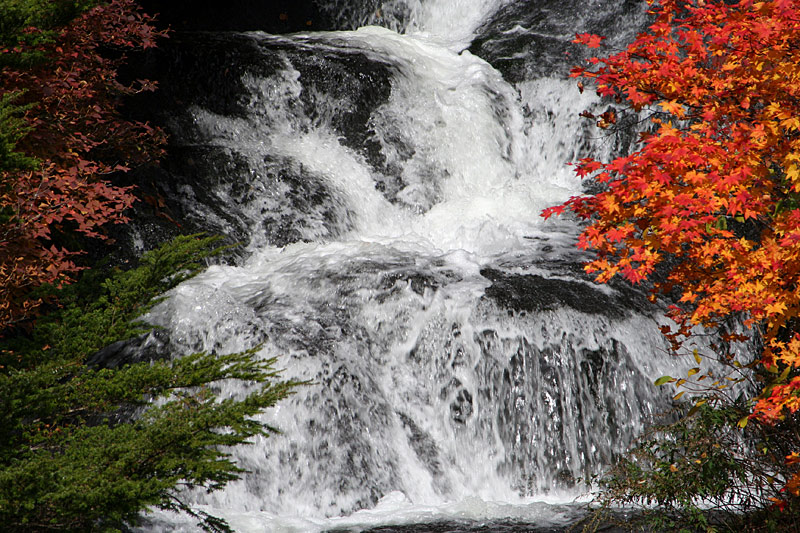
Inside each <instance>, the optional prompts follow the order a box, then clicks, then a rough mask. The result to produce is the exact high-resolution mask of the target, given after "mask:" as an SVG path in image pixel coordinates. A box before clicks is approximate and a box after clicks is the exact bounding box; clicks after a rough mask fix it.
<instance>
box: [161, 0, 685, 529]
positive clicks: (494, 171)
mask: <svg viewBox="0 0 800 533" xmlns="http://www.w3.org/2000/svg"><path fill="white" fill-rule="evenodd" d="M339 4H341V2H335V1H332V2H328V3H327V4H324V6H323V7H326V8H327V9H328V10H329V11H331V12H335V11H336V10H337V9H339V10H340V11H341V13H342V14H343V17H345V19H346V20H345V22H343V28H348V29H343V30H340V31H330V32H314V33H304V34H293V35H284V36H275V35H268V34H265V33H260V32H248V33H239V34H235V33H227V34H213V33H208V34H198V35H184V36H178V37H176V39H175V41H176V42H175V43H173V44H172V45H171V46H173V47H174V48H173V49H172V51H170V52H169V54H168V56H169V57H168V58H167V59H165V60H164V61H165V62H166V63H168V67H166V70H168V71H169V72H170V73H171V74H170V76H171V80H172V81H171V82H169V80H168V81H167V82H166V83H164V82H162V87H163V89H162V92H163V93H164V94H165V95H166V96H164V98H165V100H166V101H167V102H168V104H167V107H168V108H169V112H168V120H167V122H168V125H169V129H170V130H171V133H172V136H173V146H172V147H171V149H170V153H171V156H170V161H169V164H168V169H169V172H170V176H169V177H170V182H169V183H170V186H171V187H172V193H173V194H174V197H175V198H177V199H179V201H180V202H181V205H182V206H183V209H184V213H183V214H184V216H185V218H186V219H187V220H190V221H193V222H194V223H195V224H196V225H199V226H201V227H204V228H207V229H208V230H209V231H211V232H215V233H221V234H223V235H227V236H229V237H231V238H232V239H236V240H240V241H243V242H244V243H245V248H246V252H245V254H244V257H243V258H241V260H240V261H239V262H238V263H236V264H234V265H216V266H212V267H211V268H209V269H208V271H207V272H205V273H204V274H202V275H200V276H198V277H197V278H194V279H192V280H190V281H187V282H185V283H184V284H182V285H181V286H179V287H177V288H176V289H175V290H174V291H172V292H171V293H170V295H169V299H168V300H166V301H165V302H163V303H162V304H160V305H159V306H158V307H157V308H156V309H154V310H153V312H152V313H151V314H150V316H149V317H148V319H149V320H150V321H151V322H153V323H155V324H158V325H160V326H162V327H163V328H164V330H165V332H166V333H167V334H168V335H169V338H170V341H169V342H170V345H171V347H172V348H173V350H174V351H175V352H176V353H178V354H180V353H190V352H194V351H199V350H205V351H211V352H217V353H225V352H233V351H240V350H245V349H249V348H252V347H254V346H261V347H262V348H261V351H260V352H259V356H260V357H265V358H266V357H277V358H278V360H279V366H280V367H281V368H283V369H284V376H285V377H286V378H297V379H303V380H311V381H312V384H311V385H308V386H305V387H302V388H300V389H299V390H298V392H297V394H296V395H295V396H293V397H291V398H289V399H287V400H285V401H283V402H282V403H281V404H280V405H279V406H277V407H275V408H274V409H271V410H270V411H268V412H266V413H264V415H263V417H264V419H265V420H267V421H268V422H269V423H270V424H271V425H274V426H276V427H278V428H280V429H281V430H282V431H283V433H282V434H281V435H277V436H273V437H270V438H269V439H263V438H260V439H257V440H256V441H255V442H253V444H252V445H251V446H245V447H240V448H236V449H233V450H231V453H232V454H233V455H234V456H235V457H236V459H237V461H238V463H239V464H240V465H241V466H242V467H243V468H245V469H246V470H247V471H248V472H247V473H246V474H244V475H243V476H242V478H241V480H239V481H236V482H232V483H230V484H229V485H228V487H227V488H226V489H225V490H223V491H219V492H215V493H211V494H206V493H204V492H200V491H198V492H196V493H192V492H186V493H185V494H184V495H183V497H185V498H186V499H187V500H188V501H191V502H192V504H193V505H195V506H197V508H198V509H202V510H204V511H207V512H211V513H212V514H217V515H219V516H223V517H225V518H226V519H228V520H229V521H230V522H231V524H232V525H233V526H234V527H236V528H238V529H239V530H241V531H321V530H325V529H332V528H335V527H350V528H355V529H352V530H360V529H358V528H362V529H363V528H366V527H368V526H369V525H376V524H387V523H404V522H420V521H425V520H435V519H446V518H448V517H449V518H451V519H453V518H455V519H470V518H474V519H485V518H487V517H490V518H491V517H494V518H498V517H499V518H509V517H511V518H514V519H524V520H531V521H536V522H538V523H543V521H544V522H547V521H548V520H549V521H551V522H554V523H555V522H558V520H560V519H563V517H564V516H565V514H569V512H568V511H565V508H564V507H562V506H560V504H561V503H564V502H569V501H572V500H573V499H574V498H575V497H577V496H579V495H581V494H582V493H584V492H585V491H586V487H587V485H586V483H587V480H590V479H591V476H593V475H595V474H598V473H599V472H601V471H602V470H603V468H604V467H605V466H607V465H608V464H609V463H610V462H611V461H612V460H613V458H614V457H615V456H616V455H618V454H619V453H621V452H622V451H624V450H625V449H626V447H627V446H628V445H629V444H630V442H631V440H632V439H633V438H634V437H635V436H636V435H637V434H639V433H640V432H641V431H642V430H643V428H644V427H645V426H646V425H647V424H648V422H650V421H651V420H652V419H653V416H654V415H655V414H656V413H658V412H661V411H664V410H666V409H668V408H669V405H670V403H669V397H668V396H666V397H665V396H664V395H663V394H661V393H660V392H659V391H658V390H657V389H655V388H654V387H653V386H652V380H653V379H654V378H655V377H658V376H660V375H662V374H666V373H669V372H670V371H674V368H673V367H674V364H675V363H674V362H672V361H669V360H667V358H664V357H662V356H663V354H664V353H665V351H666V346H665V344H664V342H663V340H662V338H661V335H660V332H659V329H658V326H659V324H660V323H661V321H662V320H663V318H662V317H661V315H660V313H659V310H658V309H654V308H653V307H652V306H651V305H650V304H649V303H648V302H647V301H646V298H645V294H643V293H642V292H640V291H639V290H637V289H635V288H631V287H629V286H626V285H624V284H621V283H620V284H612V285H603V286H599V285H596V284H594V283H592V281H591V280H590V279H589V278H588V277H587V276H586V275H585V274H583V272H582V269H581V261H583V260H584V259H585V257H584V256H583V255H582V254H581V253H579V252H577V251H576V250H575V248H574V243H575V239H576V236H577V233H578V227H577V225H576V224H575V223H574V222H571V221H569V220H557V221H544V220H542V219H541V217H540V216H539V212H540V211H541V209H542V208H544V207H546V206H549V205H553V204H555V203H558V202H560V201H563V200H564V199H566V198H567V197H569V196H570V195H574V194H580V193H581V192H582V189H581V184H580V183H579V181H578V180H577V179H576V178H575V177H574V175H573V173H572V171H571V169H570V168H569V167H568V166H567V163H568V162H570V161H574V160H577V159H578V158H580V157H586V156H588V155H595V156H597V157H609V156H611V155H613V154H614V153H618V152H619V151H620V150H624V149H626V142H629V141H626V139H624V138H622V137H619V136H617V137H603V136H598V134H597V133H596V132H595V131H594V130H593V128H589V127H587V126H586V124H584V122H583V121H582V119H580V118H579V117H578V113H579V112H580V111H582V110H583V109H587V108H590V109H602V108H604V107H605V106H607V104H604V103H603V102H600V101H599V100H598V99H597V98H596V97H595V96H594V95H590V94H588V93H586V94H581V93H579V92H578V90H577V88H576V87H575V84H574V81H571V80H569V79H568V78H567V76H566V75H565V72H566V70H565V69H568V66H569V65H570V64H571V62H574V61H577V60H578V59H576V58H579V57H580V51H578V50H577V49H576V48H575V47H572V45H570V44H569V39H570V38H571V37H572V34H574V32H575V31H587V30H592V29H597V28H599V29H600V30H603V29H605V30H608V31H609V32H611V33H612V35H611V38H612V40H614V39H616V41H618V42H622V41H624V39H625V38H626V36H629V35H630V32H631V31H633V30H634V29H635V28H636V24H638V23H639V22H640V20H641V16H642V14H641V12H640V10H639V9H638V7H636V6H632V5H633V4H634V3H632V2H630V3H629V2H618V1H616V0H608V1H605V0H603V1H600V0H596V1H594V2H583V3H578V2H571V1H561V2H548V1H544V0H542V1H541V2H528V1H512V0H472V1H467V0H428V1H420V0H387V1H386V2H383V3H382V4H381V3H379V2H377V1H375V2H365V3H362V4H359V3H348V6H350V7H349V8H348V10H345V7H344V6H340V5H339ZM629 4H630V5H629ZM548 17H550V18H548ZM559 17H571V18H567V19H566V20H565V19H562V18H559ZM363 23H370V24H380V25H381V26H376V25H371V26H366V27H360V28H357V29H356V28H355V26H357V25H359V24H363ZM351 26H352V27H351ZM398 32H399V33H398ZM626 32H627V33H626ZM548 43H549V44H548ZM220 387H223V391H222V396H223V397H228V396H236V395H240V394H242V392H243V390H242V388H241V386H240V385H230V384H223V385H220ZM542 502H549V503H542ZM192 524H193V522H192V521H187V519H185V518H180V517H176V516H173V515H170V514H163V513H156V514H155V515H154V517H153V518H152V519H151V522H150V525H149V526H148V528H149V529H147V530H149V531H158V530H164V531H181V530H185V531H194V529H193V525H192Z"/></svg>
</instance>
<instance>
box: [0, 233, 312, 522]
mask: <svg viewBox="0 0 800 533" xmlns="http://www.w3.org/2000/svg"><path fill="white" fill-rule="evenodd" d="M213 242H214V239H210V238H196V237H180V238H178V239H176V240H175V241H173V242H172V243H169V244H167V245H165V246H163V247H161V248H160V249H158V250H155V251H152V252H149V253H147V254H145V255H144V257H143V258H142V260H141V264H140V265H139V266H138V267H137V268H135V269H132V270H129V271H126V272H122V271H115V272H111V273H110V275H109V276H108V277H101V276H99V275H98V274H97V273H96V272H88V273H87V274H86V275H84V277H83V279H82V280H81V281H80V282H79V283H77V284H75V285H72V286H68V287H65V288H63V289H61V290H59V291H56V292H57V293H59V301H60V302H61V303H62V305H63V306H64V307H63V309H59V310H56V311H54V312H52V313H50V314H48V315H46V316H44V317H43V318H41V319H40V320H39V321H38V324H37V326H36V328H35V329H34V330H33V331H32V333H31V335H30V336H28V337H26V338H24V339H21V338H15V339H6V340H4V341H3V342H2V344H0V350H1V351H0V524H3V527H4V528H7V530H11V531H50V530H54V529H55V530H69V531H118V530H119V529H120V528H122V527H123V526H124V525H125V524H131V523H135V522H136V520H137V518H138V517H139V515H140V513H141V512H142V511H143V510H144V509H145V508H146V507H148V506H156V507H159V508H162V509H172V510H182V511H186V512H189V513H190V514H192V515H194V516H197V517H198V518H199V519H201V524H202V526H203V527H204V528H205V529H206V530H209V531H227V530H228V528H227V525H226V524H225V523H224V521H221V520H219V519H216V518H214V517H210V516H207V515H203V514H202V513H200V514H198V513H195V512H194V511H192V510H191V509H190V508H189V507H188V506H187V505H185V504H184V503H183V502H182V501H181V500H180V499H179V497H178V495H177V487H181V486H187V487H203V488H206V489H207V490H209V491H211V490H216V489H219V488H221V487H223V486H224V485H225V484H226V483H227V482H228V481H231V480H233V479H236V477H237V475H238V474H239V473H241V472H242V470H241V469H240V468H239V467H237V466H236V464H235V463H234V462H233V461H232V460H231V458H230V456H229V454H228V453H227V452H226V451H225V448H226V447H229V446H235V445H239V444H245V443H247V442H248V439H250V438H251V437H254V436H256V435H265V436H266V435H270V434H272V433H274V432H275V431H276V429H275V428H272V427H269V426H267V425H265V424H263V423H261V422H259V421H257V420H254V419H253V418H252V417H253V416H254V415H256V414H258V413H259V412H260V411H262V410H263V409H265V408H267V407H269V406H272V405H274V404H275V402H277V401H279V400H280V399H282V398H285V397H286V396H287V395H289V394H290V393H291V391H292V389H293V388H294V387H295V386H297V385H298V384H299V383H297V382H293V381H281V380H280V379H279V376H278V372H277V371H276V370H275V369H274V363H275V361H274V360H272V359H269V360H259V359H258V357H257V355H256V351H257V347H256V348H253V349H252V350H249V351H246V352H242V353H235V354H227V355H216V354H206V353H197V354H192V355H188V356H185V357H180V358H175V359H171V360H168V359H163V360H154V361H145V362H139V363H135V364H125V365H122V366H120V367H118V368H102V363H100V365H97V364H94V365H88V364H87V361H89V360H90V359H91V356H92V355H93V354H95V353H96V352H97V351H98V350H100V349H101V348H103V347H105V346H107V345H109V344H110V343H113V342H116V341H120V340H123V339H128V338H130V337H131V336H135V335H141V334H142V333H144V332H146V331H147V326H146V324H144V323H142V322H140V321H139V320H138V317H140V316H141V314H142V313H144V312H146V311H147V310H148V309H150V307H151V306H152V305H153V304H154V302H157V301H158V299H154V298H155V297H156V296H157V295H159V294H161V293H163V292H164V291H165V290H167V289H169V288H170V287H173V286H175V285H176V284H177V283H180V282H181V281H183V280H185V279H186V278H188V277H190V276H192V275H194V274H195V273H196V272H198V271H199V270H200V269H201V267H202V263H203V260H204V258H205V257H206V256H207V255H208V254H209V253H212V251H211V246H212V245H213ZM221 380H241V381H245V382H251V383H253V384H257V386H254V387H252V388H251V389H250V390H251V392H249V393H248V394H247V395H246V396H245V397H242V398H238V399H237V398H227V399H220V398H219V397H218V395H217V393H216V392H215V387H214V383H215V382H219V381H221Z"/></svg>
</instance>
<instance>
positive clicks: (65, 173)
mask: <svg viewBox="0 0 800 533" xmlns="http://www.w3.org/2000/svg"><path fill="white" fill-rule="evenodd" d="M25 32H26V33H27V34H29V35H30V36H35V35H34V34H42V32H41V30H39V29H37V28H28V29H27V30H25ZM162 35H163V33H162V32H159V31H156V30H155V29H154V28H153V26H152V24H151V19H150V17H148V16H147V15H144V14H142V13H141V12H140V11H139V8H138V7H137V5H136V4H135V2H133V0H113V1H112V2H109V3H106V4H101V5H99V6H97V7H95V8H93V9H91V10H89V11H87V12H86V13H84V14H83V15H81V16H79V17H78V18H77V19H75V20H73V21H72V22H71V23H69V24H68V25H67V26H66V27H64V28H62V29H60V30H59V31H58V33H57V36H56V37H55V38H54V39H48V38H41V39H29V41H30V42H33V43H36V44H19V45H17V46H13V47H11V46H10V47H6V48H0V59H2V60H3V62H2V63H0V65H3V64H5V65H14V64H15V61H14V58H15V57H16V58H18V57H22V56H25V55H27V56H28V57H33V56H38V57H39V58H40V59H38V60H36V61H33V63H32V64H31V65H25V66H24V67H20V68H15V67H13V66H6V67H4V68H2V69H1V70H0V75H1V76H0V94H3V95H8V94H16V95H17V97H16V98H15V100H14V103H15V104H18V105H21V106H25V107H23V108H22V109H23V110H24V114H23V115H22V117H21V119H22V120H23V121H24V123H25V124H26V128H27V129H28V132H27V134H26V135H25V136H24V137H22V138H21V139H20V140H19V142H18V143H17V145H16V148H15V149H16V150H17V151H19V152H21V153H22V154H25V155H26V156H28V157H31V158H35V159H36V160H37V161H38V164H37V165H35V166H33V167H30V166H28V167H27V168H21V167H16V168H15V167H11V168H5V169H1V168H0V170H1V172H0V215H2V216H0V336H1V335H2V334H3V332H4V331H6V330H8V329H10V328H14V327H16V326H18V325H19V324H20V323H22V322H24V321H25V320H26V319H28V318H30V317H31V316H32V314H33V313H34V312H35V310H36V308H37V307H38V306H39V305H40V304H41V300H40V299H38V298H36V297H33V296H31V291H32V290H34V289H35V288H37V287H39V286H41V285H43V284H46V283H51V284H59V283H62V282H64V281H69V280H70V279H71V278H72V276H73V275H74V274H75V273H76V272H77V271H78V270H80V268H79V267H78V266H77V265H76V263H75V262H74V257H75V255H76V254H77V253H78V252H77V251H75V250H70V249H68V248H67V247H66V246H65V245H64V244H63V243H64V242H65V241H68V240H69V237H67V238H64V237H65V236H68V235H75V234H79V235H84V236H87V237H93V238H102V237H103V234H102V230H101V227H102V226H103V225H104V224H108V223H120V222H125V221H126V220H127V218H126V217H125V214H124V211H125V210H126V209H127V208H129V207H130V206H131V205H132V203H133V201H134V196H133V194H132V191H131V190H130V189H129V188H123V187H117V186H115V185H113V184H112V183H111V182H110V181H109V180H108V178H109V176H110V175H111V174H112V173H114V172H126V171H127V170H128V169H129V167H130V166H133V165H139V164H143V163H146V162H148V161H152V160H155V159H157V158H158V157H159V156H160V154H161V146H162V145H163V142H164V136H163V133H162V132H161V131H160V130H157V129H154V128H152V127H150V126H149V125H147V124H144V123H140V122H133V121H129V120H126V119H125V118H123V117H122V116H121V115H120V114H119V111H118V107H119V104H120V102H121V98H122V97H124V96H126V95H129V94H132V93H134V92H138V91H141V90H151V89H152V88H153V87H152V84H150V83H149V82H147V81H144V80H137V81H136V82H134V83H133V84H130V85H125V84H122V83H120V81H119V80H118V79H117V76H116V68H117V67H118V66H119V65H120V64H121V62H122V61H123V60H124V53H125V51H127V50H131V49H135V48H148V47H151V46H154V45H155V39H156V38H157V37H159V36H162Z"/></svg>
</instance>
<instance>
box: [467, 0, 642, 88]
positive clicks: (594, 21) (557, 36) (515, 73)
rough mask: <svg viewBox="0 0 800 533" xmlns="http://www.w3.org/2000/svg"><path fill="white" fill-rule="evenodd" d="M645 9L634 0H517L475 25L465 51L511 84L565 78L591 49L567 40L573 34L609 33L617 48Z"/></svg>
mask: <svg viewBox="0 0 800 533" xmlns="http://www.w3.org/2000/svg"><path fill="white" fill-rule="evenodd" d="M643 7H644V4H642V2H638V1H636V0H599V1H595V2H586V1H585V0H542V1H537V2H530V1H529V0H517V1H515V2H511V3H509V4H506V5H505V6H503V7H502V8H501V9H499V10H498V11H497V12H496V13H495V14H494V15H493V16H492V17H491V19H490V20H489V21H488V22H486V23H485V24H484V25H483V26H482V27H481V28H479V30H478V37H477V38H476V39H475V40H474V41H473V42H472V45H471V46H470V48H469V50H470V52H472V53H473V54H475V55H477V56H479V57H481V58H483V59H485V60H486V61H488V62H489V63H491V64H492V66H494V67H495V68H496V69H498V70H499V71H500V72H501V73H502V74H503V76H504V77H505V79H506V80H508V81H509V82H512V83H515V82H519V81H523V80H531V79H535V78H540V77H543V76H558V77H563V76H565V75H567V74H568V73H569V70H570V68H571V67H572V66H573V65H578V64H580V63H581V61H583V59H585V58H586V57H588V55H589V52H590V50H588V49H587V48H586V47H585V46H579V45H576V44H573V43H572V42H571V41H572V40H573V39H574V38H575V34H576V33H595V34H599V35H603V36H607V37H608V41H607V42H608V43H610V44H611V45H612V46H621V45H623V44H624V43H626V42H627V41H628V40H629V39H630V38H632V37H633V35H634V34H635V32H636V30H637V25H636V24H632V21H633V20H635V17H636V16H638V14H639V13H641V11H642V9H643Z"/></svg>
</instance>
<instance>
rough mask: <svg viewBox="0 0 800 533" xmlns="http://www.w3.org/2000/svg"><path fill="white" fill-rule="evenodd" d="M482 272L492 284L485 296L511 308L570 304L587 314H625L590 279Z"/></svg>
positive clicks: (526, 308)
mask: <svg viewBox="0 0 800 533" xmlns="http://www.w3.org/2000/svg"><path fill="white" fill-rule="evenodd" d="M481 275H483V276H484V277H485V278H487V279H489V280H490V281H491V282H492V285H491V286H490V287H489V288H487V289H486V297H488V298H491V299H492V300H494V301H495V302H497V303H498V304H499V305H501V306H502V307H505V308H507V309H511V310H513V311H517V312H520V311H527V312H530V311H550V310H553V309H558V308H561V307H571V308H572V309H575V310H576V311H580V312H582V313H587V314H599V315H604V316H609V317H615V318H621V317H623V316H625V315H626V314H627V313H628V310H627V309H625V308H624V307H623V306H622V304H621V302H620V301H617V299H616V298H613V297H609V296H608V295H607V294H606V293H604V292H602V291H601V290H600V289H598V288H594V287H592V285H591V284H590V283H589V282H583V281H571V280H565V279H551V278H546V277H544V276H540V275H538V274H523V275H518V274H507V273H504V272H501V271H498V270H494V269H490V268H486V269H483V270H481Z"/></svg>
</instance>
